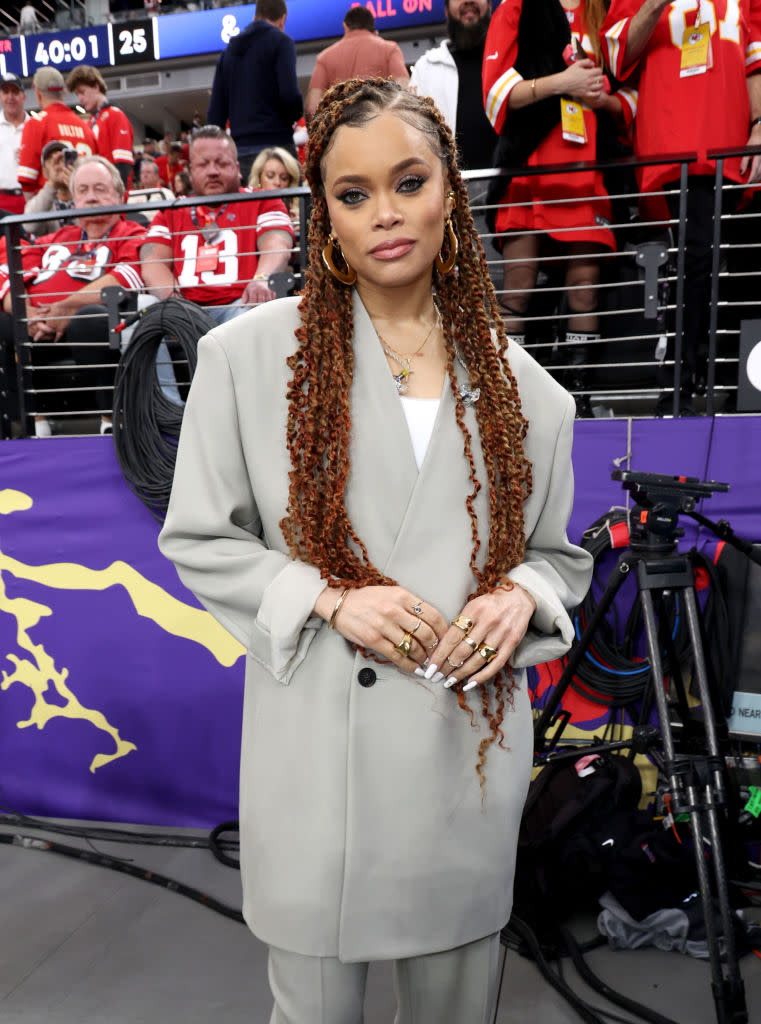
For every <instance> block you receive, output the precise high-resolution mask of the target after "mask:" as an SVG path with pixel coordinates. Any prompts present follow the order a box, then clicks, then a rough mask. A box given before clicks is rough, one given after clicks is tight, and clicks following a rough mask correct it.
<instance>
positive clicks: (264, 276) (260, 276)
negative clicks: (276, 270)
mask: <svg viewBox="0 0 761 1024" xmlns="http://www.w3.org/2000/svg"><path fill="white" fill-rule="evenodd" d="M269 278H270V276H269V274H254V278H253V279H254V281H269Z"/></svg>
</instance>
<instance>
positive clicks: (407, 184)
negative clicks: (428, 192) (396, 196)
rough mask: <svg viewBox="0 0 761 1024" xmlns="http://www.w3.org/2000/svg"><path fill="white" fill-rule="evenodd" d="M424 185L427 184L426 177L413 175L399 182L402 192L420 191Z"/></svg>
mask: <svg viewBox="0 0 761 1024" xmlns="http://www.w3.org/2000/svg"><path fill="white" fill-rule="evenodd" d="M423 185H425V178H421V177H420V176H419V175H411V176H410V177H409V178H403V179H402V180H401V181H400V182H399V186H398V188H399V191H400V192H419V191H420V189H421V188H422V187H423Z"/></svg>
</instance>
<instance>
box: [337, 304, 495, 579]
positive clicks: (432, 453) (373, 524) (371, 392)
mask: <svg viewBox="0 0 761 1024" xmlns="http://www.w3.org/2000/svg"><path fill="white" fill-rule="evenodd" d="M455 369H456V373H457V378H458V384H460V385H466V386H467V385H468V383H469V378H468V374H467V371H466V370H465V369H464V368H463V367H461V366H460V365H459V363H456V365H455ZM351 406H352V444H351V452H350V457H351V473H350V475H349V482H348V486H347V494H346V507H347V511H348V513H349V517H350V519H351V522H352V524H353V525H354V527H355V529H356V531H357V534H358V535H359V537H360V538H361V539H362V541H363V542H364V543H365V545H366V546H367V550H368V554H369V556H370V559H371V561H372V562H373V564H374V565H376V566H377V567H378V568H379V569H381V570H382V571H383V572H386V573H388V574H389V575H392V576H395V575H397V574H396V573H394V572H393V571H392V567H393V565H395V564H397V561H398V556H400V555H401V558H402V561H404V562H405V563H406V562H407V561H408V560H409V558H410V557H413V556H414V552H413V551H412V550H410V543H411V544H412V547H413V548H414V549H417V554H418V557H419V555H420V551H419V548H418V547H417V545H418V543H419V540H420V535H419V531H418V529H417V528H416V524H419V523H425V524H427V525H426V528H425V529H426V533H425V534H424V535H425V536H427V537H428V538H429V540H430V539H432V538H435V537H436V535H437V533H438V532H440V530H439V529H437V523H438V524H439V527H440V528H443V525H444V522H445V521H447V520H448V519H449V517H450V515H454V516H455V517H456V518H457V519H460V518H462V520H463V522H462V527H463V528H464V529H465V531H466V536H467V540H468V548H469V547H470V544H471V543H472V540H471V539H470V521H469V518H468V514H467V511H466V509H465V497H466V495H467V494H468V493H470V490H471V487H472V485H471V483H470V479H469V467H468V463H467V459H466V457H465V452H464V440H463V436H462V433H461V431H460V428H459V427H458V425H457V420H456V418H455V402H454V398H453V396H452V392H451V389H450V385H449V381H448V380H447V381H446V382H445V384H444V390H443V393H442V397H441V402H440V403H439V411H438V415H437V418H436V423H435V426H434V430H433V434H432V436H431V441H430V444H429V446H428V451H427V452H426V456H425V459H424V461H423V465H422V467H421V469H420V472H418V468H417V463H416V461H415V453H414V451H413V448H412V441H411V439H410V434H409V428H408V426H407V420H406V417H405V415H404V410H403V408H402V403H401V402H400V400H399V395H398V393H397V391H396V387H395V385H394V381H393V378H392V376H391V374H390V373H389V369H388V364H387V362H386V358H385V356H384V354H383V349H382V347H381V343H380V340H379V338H378V335H377V334H376V332H375V329H374V328H373V325H372V321H371V320H370V317H369V316H368V313H367V311H366V310H365V307H364V306H363V305H362V302H361V300H360V298H359V296H358V295H357V293H356V291H355V292H354V379H353V384H352V400H351ZM465 422H466V425H467V428H468V431H469V432H470V436H471V442H472V449H473V457H474V460H475V464H476V472H477V475H478V479H479V480H480V481H481V483H482V485H485V483H486V477H485V472H484V467H483V461H482V459H481V447H480V443H479V435H478V427H477V424H476V418H475V414H474V411H473V408H472V407H467V408H466V410H465ZM484 495H485V486H482V488H481V492H480V494H479V495H478V498H477V499H476V509H477V513H478V517H479V525H480V527H481V530H480V531H479V532H481V534H482V537H481V539H482V542H483V541H484V540H485V539H486V535H485V534H484V530H483V528H484V524H485V517H486V513H487V505H486V504H485V502H484ZM445 532H446V531H445ZM463 539H465V538H463Z"/></svg>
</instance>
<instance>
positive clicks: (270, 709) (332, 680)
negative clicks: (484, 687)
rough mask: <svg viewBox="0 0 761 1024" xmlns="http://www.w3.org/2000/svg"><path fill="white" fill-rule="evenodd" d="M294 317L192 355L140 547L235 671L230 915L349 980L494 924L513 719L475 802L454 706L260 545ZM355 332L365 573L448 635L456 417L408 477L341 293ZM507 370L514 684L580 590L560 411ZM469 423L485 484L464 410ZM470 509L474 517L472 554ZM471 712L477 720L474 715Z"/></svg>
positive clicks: (460, 511) (517, 780) (519, 709)
mask: <svg viewBox="0 0 761 1024" xmlns="http://www.w3.org/2000/svg"><path fill="white" fill-rule="evenodd" d="M297 305H298V300H297V299H283V300H279V301H275V302H270V303H267V304H266V305H262V306H259V307H258V308H256V309H255V310H252V311H250V312H248V313H246V314H244V315H242V316H240V317H238V318H237V319H235V320H233V321H232V322H230V323H228V324H225V325H224V326H223V327H219V328H216V329H215V330H213V331H211V332H210V334H208V335H207V336H206V337H205V338H203V339H202V340H201V342H200V345H199V359H198V369H197V371H196V375H195V378H194V381H193V385H192V388H191V391H190V396H189V399H188V403H187V408H186V410H185V417H184V422H183V426H182V434H181V438H180V445H179V450H178V456H177V467H176V472H175V477H174V486H173V490H172V497H171V502H170V506H169V512H168V515H167V517H166V523H165V525H164V528H163V530H162V532H161V537H160V541H159V544H160V547H161V550H162V552H163V553H164V554H165V555H166V556H167V557H168V558H170V559H171V560H172V561H173V562H174V563H175V564H176V566H177V570H178V572H179V575H180V577H181V579H182V581H183V582H184V583H185V584H186V585H187V586H188V587H189V588H190V590H192V591H193V592H194V593H195V594H196V595H197V596H198V598H199V599H200V600H201V601H202V603H203V604H204V605H205V607H206V608H208V609H209V611H210V612H211V613H212V614H213V615H214V616H215V617H216V618H217V619H218V620H219V621H220V622H221V623H222V625H224V626H225V627H226V628H227V629H228V630H229V631H230V632H231V633H232V634H233V635H234V636H235V637H237V639H238V640H240V642H241V643H242V644H243V645H245V647H246V650H247V665H246V688H245V700H244V709H243V734H242V753H241V782H240V837H241V874H242V880H243V913H244V915H245V918H246V920H247V922H248V923H249V925H250V927H251V929H252V931H253V932H254V933H255V934H256V935H257V936H258V937H259V938H260V939H262V940H263V941H264V942H266V943H269V944H271V945H275V946H278V947H281V948H283V949H288V950H292V951H295V952H298V953H303V954H311V955H316V956H338V957H340V958H341V959H342V960H344V961H357V960H371V959H391V958H398V957H409V956H415V955H419V954H423V953H431V952H435V951H439V950H443V949H450V948H453V947H455V946H458V945H461V944H464V943H466V942H470V941H472V940H475V939H477V938H481V937H483V936H485V935H487V934H490V933H493V932H496V931H498V930H499V929H500V928H501V927H502V926H503V925H504V924H505V922H506V920H507V918H508V916H509V914H510V908H511V903H512V885H513V873H514V861H515V847H516V840H517V831H518V825H519V821H520V816H521V809H522V806H523V803H524V799H525V795H526V789H527V786H528V781H529V775H530V769H531V756H532V729H531V715H530V709H529V703H528V699H527V695H526V686H525V673H523V672H520V671H517V672H516V678H517V681H518V684H519V686H518V688H517V690H516V692H515V701H514V709H513V710H509V709H508V711H507V712H506V714H505V721H504V732H505V745H506V746H507V747H508V749H507V750H504V749H499V748H498V747H497V746H493V747H492V748H491V750H490V751H489V754H488V757H487V763H486V766H485V772H486V794H485V798H484V799H483V801H482V796H481V790H480V788H479V782H478V777H477V775H476V770H475V765H476V761H477V757H478V745H479V741H480V739H481V738H482V737H483V736H484V735H485V734H486V733H485V731H484V730H485V726H484V725H483V724H481V725H480V731H477V730H476V729H474V728H473V727H472V726H471V724H470V720H469V718H468V716H467V715H466V714H465V713H464V712H463V711H462V710H460V708H458V706H457V701H456V697H455V694H454V693H452V692H451V691H450V690H445V689H443V688H442V687H441V686H440V685H435V684H426V683H425V681H424V680H420V679H419V678H416V677H414V676H410V675H407V674H404V673H401V672H399V671H397V670H396V669H395V668H394V667H393V666H392V665H388V664H387V665H380V664H378V663H377V662H375V661H371V660H366V659H364V658H363V657H362V656H360V655H359V654H356V653H355V652H354V651H353V650H352V648H351V647H350V646H349V644H348V643H347V642H346V641H345V640H344V639H343V638H342V636H341V635H340V633H338V632H337V631H329V630H328V627H327V624H326V623H325V622H324V621H323V620H322V619H320V618H318V617H317V616H315V615H313V614H312V611H313V606H314V602H315V600H316V598H317V595H318V594H319V593H320V591H321V590H322V589H323V587H324V585H325V584H324V581H322V580H321V579H320V576H319V573H318V571H317V569H315V568H313V567H311V566H309V565H305V564H303V563H301V562H298V561H294V559H293V558H291V557H290V555H289V554H288V551H287V549H286V545H285V543H284V541H283V537H282V534H281V531H280V528H279V525H278V524H279V522H280V519H281V518H282V516H283V514H284V510H285V508H286V502H287V494H288V472H289V469H290V461H289V457H288V453H287V451H286V446H285V440H284V439H285V431H286V420H287V402H286V398H285V394H286V387H287V384H288V380H289V378H290V376H291V373H290V371H289V369H288V367H287V366H286V363H285V360H286V357H287V355H289V354H290V353H291V352H292V351H293V350H294V348H295V344H296V342H295V339H294V335H293V332H294V329H295V328H296V326H297V325H298V323H299V318H298V312H297ZM354 321H355V334H354V351H355V354H356V362H355V371H354V381H353V385H352V393H351V408H352V440H351V451H350V459H351V475H350V477H349V482H348V487H347V494H346V504H347V509H348V512H349V515H350V517H351V521H352V523H353V525H354V527H355V528H356V530H357V533H358V535H359V536H360V537H361V538H362V540H363V541H364V542H365V544H366V545H367V549H368V552H369V555H370V558H371V559H372V561H373V563H374V564H375V565H376V566H377V567H378V568H379V569H380V570H382V571H383V572H384V573H386V574H387V575H389V576H390V577H392V578H394V579H396V580H397V581H398V582H399V583H400V584H401V585H403V586H405V587H408V588H409V589H410V590H411V591H412V592H413V593H414V594H416V595H417V596H419V597H420V598H421V599H422V600H424V601H428V602H430V603H431V604H433V605H435V606H436V607H438V608H439V609H440V611H441V612H442V613H443V615H444V616H445V617H446V618H447V619H451V618H452V617H453V616H455V615H457V614H458V613H459V612H460V610H461V609H462V607H463V605H464V604H465V602H466V599H467V595H468V594H469V593H470V592H471V591H472V590H473V589H475V585H474V580H473V577H472V574H471V571H470V568H469V565H468V560H469V557H470V552H471V549H472V539H471V523H470V518H469V516H468V514H467V511H466V508H465V495H466V493H467V492H468V490H469V486H470V484H469V479H468V466H467V461H466V459H465V456H464V454H463V438H462V434H461V433H460V430H459V428H458V427H457V424H456V421H455V417H454V400H453V398H452V395H451V393H450V391H449V388H448V387H445V389H444V394H443V397H442V400H441V404H440V407H439V413H438V419H437V421H436V426H435V429H434V432H433V437H432V438H431V442H430V446H429V448H428V452H427V454H426V457H425V461H424V463H423V466H422V468H421V470H420V472H419V473H418V469H417V465H416V462H415V457H414V454H413V450H412V444H411V441H410V436H409V431H408V428H407V424H406V421H405V417H404V412H403V410H402V406H401V403H400V401H399V398H398V396H397V393H396V390H395V388H394V384H393V381H392V379H391V375H390V373H389V370H388V366H387V364H386V359H385V357H384V355H383V352H382V350H381V346H380V344H379V342H378V338H377V335H376V334H375V331H374V329H373V327H372V323H371V321H370V319H369V317H368V315H367V313H366V311H365V309H364V307H363V305H362V303H361V301H360V300H359V298H358V296H357V295H356V293H355V294H354ZM509 357H510V363H511V366H512V368H513V371H514V373H515V376H516V378H517V381H518V386H519V390H520V395H521V399H522V402H523V409H524V412H525V414H526V416H527V418H528V420H529V423H530V428H529V432H528V436H527V440H526V449H527V454H528V457H529V458H530V459H531V462H532V463H533V492H532V494H531V496H530V498H529V499H528V500H527V501H526V502H525V504H524V517H525V523H526V535H527V537H528V547H527V550H526V557H525V561H524V562H523V563H522V564H521V565H520V566H518V567H517V568H516V569H515V570H514V571H513V572H512V573H511V574H510V576H511V578H512V579H513V580H515V581H516V582H518V583H520V584H521V586H523V587H525V588H526V590H528V591H529V592H530V593H531V594H532V595H533V597H534V598H535V600H536V603H537V609H536V612H535V614H534V616H533V619H532V623H531V628H530V630H529V632H528V633H527V635H526V637H525V638H524V640H523V641H522V643H521V644H520V646H519V647H518V649H517V651H516V653H515V657H514V665H515V666H516V668H518V669H519V668H521V667H524V666H526V665H530V664H534V663H537V662H542V661H545V660H547V659H550V658H555V657H558V656H559V655H561V654H562V653H563V652H564V651H566V650H567V648H568V646H569V644H570V642H571V639H572V632H573V631H572V626H571V623H570V621H569V618H568V615H567V612H566V609H567V608H570V607H572V606H574V605H575V604H577V603H578V602H579V601H580V599H581V598H582V596H583V595H584V593H585V592H586V589H587V587H588V585H589V580H590V575H591V558H590V557H589V555H588V554H586V553H585V552H584V551H582V550H581V549H580V548H577V547H575V546H574V545H572V544H570V543H569V541H568V539H567V537H566V524H567V522H568V517H569V514H570V510H571V503H572V495H573V480H572V471H571V460H570V455H571V435H572V427H573V417H574V408H573V403H572V401H571V399H570V397H569V396H568V395H567V394H566V393H565V392H564V391H563V390H562V388H560V387H559V386H558V385H557V384H556V383H555V382H554V381H553V380H552V378H551V377H550V376H549V375H548V374H547V373H546V372H545V371H544V370H543V369H541V367H539V366H538V364H537V363H535V362H534V361H533V360H532V359H531V358H530V356H528V355H527V354H526V353H524V352H523V351H522V350H521V349H520V348H519V347H518V346H517V345H516V346H512V347H511V348H510V350H509ZM458 372H460V371H459V370H458ZM461 377H462V381H463V382H466V381H467V375H466V374H465V372H464V371H462V372H461ZM466 422H467V425H468V429H469V431H470V433H471V436H472V437H473V439H474V445H473V447H474V457H475V462H476V469H477V473H478V478H479V479H480V480H481V481H482V482H484V484H485V481H486V473H485V471H484V466H483V462H482V458H481V453H480V448H479V444H478V430H477V426H476V421H475V416H474V415H473V410H472V409H468V410H467V412H466ZM486 490H487V488H486V486H484V487H483V488H482V490H481V492H480V494H479V496H478V498H477V500H476V503H475V504H476V509H477V512H478V517H479V524H480V530H481V541H482V548H481V550H482V551H484V550H485V548H486V539H487V537H488V527H487V521H488V504H487V498H486ZM400 636H401V632H400ZM362 669H371V670H372V671H373V672H374V673H375V675H376V681H375V683H374V685H371V686H363V685H360V683H359V680H358V677H359V674H360V671H361V670H362ZM363 679H365V681H366V680H367V674H363ZM469 697H470V700H471V704H472V706H474V707H476V708H478V707H479V704H478V696H477V694H476V693H471V694H470V695H469ZM213 710H214V709H213V707H211V708H199V709H198V713H199V714H213ZM487 731H488V730H487Z"/></svg>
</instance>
